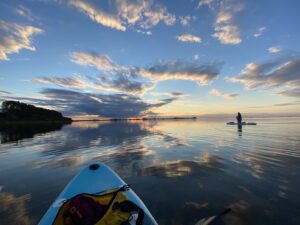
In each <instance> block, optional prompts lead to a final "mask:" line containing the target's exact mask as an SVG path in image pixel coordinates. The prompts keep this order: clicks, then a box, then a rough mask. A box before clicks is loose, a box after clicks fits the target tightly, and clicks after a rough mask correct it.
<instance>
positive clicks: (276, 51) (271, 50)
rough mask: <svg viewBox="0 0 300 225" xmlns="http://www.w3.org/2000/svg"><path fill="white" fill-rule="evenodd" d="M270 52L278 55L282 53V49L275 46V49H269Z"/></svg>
mask: <svg viewBox="0 0 300 225" xmlns="http://www.w3.org/2000/svg"><path fill="white" fill-rule="evenodd" d="M268 51H269V52H270V53H278V52H280V47H279V46H273V47H270V48H268Z"/></svg>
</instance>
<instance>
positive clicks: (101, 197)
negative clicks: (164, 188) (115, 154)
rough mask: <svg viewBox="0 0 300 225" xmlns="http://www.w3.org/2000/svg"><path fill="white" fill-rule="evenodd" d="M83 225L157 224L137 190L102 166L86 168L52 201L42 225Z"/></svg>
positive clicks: (94, 165)
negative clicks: (136, 192) (135, 191)
mask: <svg viewBox="0 0 300 225" xmlns="http://www.w3.org/2000/svg"><path fill="white" fill-rule="evenodd" d="M95 212H96V213H95ZM97 214H99V215H97ZM100 214H101V215H100ZM65 217H67V218H65ZM120 218H121V219H120ZM81 220H82V221H83V220H84V221H85V222H84V223H83V222H82V221H81ZM102 220H103V221H102ZM104 220H105V221H104ZM121 220H123V221H121ZM64 221H67V222H64ZM86 221H88V222H86ZM124 221H125V222H124ZM126 222H127V223H126ZM81 223H82V224H88V225H90V224H94V225H101V224H115V225H118V224H130V225H131V224H137V225H139V224H143V225H155V224H157V223H156V221H155V219H154V218H153V217H152V215H151V213H150V212H149V210H148V209H147V207H146V206H145V205H144V203H143V202H142V201H141V199H140V198H139V197H138V196H137V195H136V194H135V193H134V191H133V190H132V189H131V188H130V187H129V186H128V185H127V184H126V183H125V182H124V181H123V180H122V179H121V178H120V177H119V176H118V175H117V174H116V173H115V172H114V171H113V170H112V169H110V168H109V167H108V166H106V165H104V164H102V163H98V164H92V165H89V166H86V167H85V168H83V169H82V170H81V171H80V172H79V173H78V174H77V175H76V176H75V177H74V178H73V179H72V180H71V181H70V183H69V184H68V185H67V186H66V187H65V189H64V190H63V191H62V192H61V194H60V195H59V196H58V197H57V199H56V200H55V201H54V202H53V204H52V205H51V206H50V208H49V209H48V211H47V212H46V213H45V215H44V216H43V217H42V219H41V220H40V222H39V225H50V224H54V225H56V224H59V225H60V224H66V225H69V224H71V225H72V224H81Z"/></svg>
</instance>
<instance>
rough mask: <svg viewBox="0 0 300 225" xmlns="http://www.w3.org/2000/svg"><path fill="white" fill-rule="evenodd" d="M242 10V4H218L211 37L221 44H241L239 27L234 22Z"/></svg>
mask: <svg viewBox="0 0 300 225" xmlns="http://www.w3.org/2000/svg"><path fill="white" fill-rule="evenodd" d="M243 9H244V5H242V4H228V3H226V4H225V2H224V3H223V4H220V8H219V9H218V13H217V16H216V19H215V24H214V29H215V33H214V34H213V35H212V36H213V37H214V38H216V39H218V40H219V41H220V42H221V43H222V44H228V45H237V44H240V43H241V42H242V39H241V34H240V33H241V32H240V27H239V26H238V25H237V24H236V23H235V22H234V19H235V16H236V14H237V13H239V12H240V11H242V10H243Z"/></svg>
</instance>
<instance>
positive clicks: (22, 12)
mask: <svg viewBox="0 0 300 225" xmlns="http://www.w3.org/2000/svg"><path fill="white" fill-rule="evenodd" d="M15 13H16V14H18V15H19V16H22V17H24V18H26V19H28V20H30V21H35V20H39V19H38V18H37V17H36V16H35V15H34V14H33V13H32V12H31V10H30V9H29V8H27V7H25V6H22V5H20V6H18V7H16V8H15Z"/></svg>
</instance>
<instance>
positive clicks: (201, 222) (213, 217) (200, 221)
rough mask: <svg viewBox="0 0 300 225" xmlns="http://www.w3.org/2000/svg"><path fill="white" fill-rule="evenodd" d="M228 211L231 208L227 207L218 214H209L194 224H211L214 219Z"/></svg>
mask: <svg viewBox="0 0 300 225" xmlns="http://www.w3.org/2000/svg"><path fill="white" fill-rule="evenodd" d="M230 211H231V208H227V209H225V210H224V211H223V212H221V213H220V214H218V215H215V216H211V217H206V218H203V219H201V220H199V221H198V222H197V223H196V224H195V225H208V224H211V223H212V222H214V221H215V220H216V219H218V218H220V217H222V216H224V215H225V214H227V213H229V212H230Z"/></svg>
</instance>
